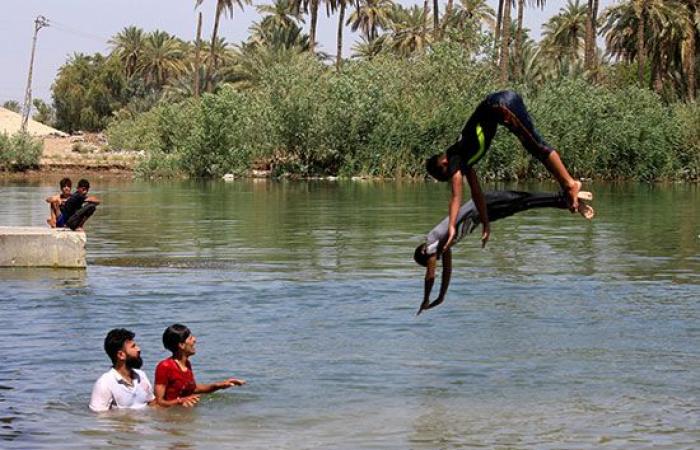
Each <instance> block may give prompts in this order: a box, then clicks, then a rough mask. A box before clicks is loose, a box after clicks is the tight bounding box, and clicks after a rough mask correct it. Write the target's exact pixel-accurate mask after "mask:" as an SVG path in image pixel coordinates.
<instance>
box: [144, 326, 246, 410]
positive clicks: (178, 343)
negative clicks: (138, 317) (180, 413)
mask: <svg viewBox="0 0 700 450" xmlns="http://www.w3.org/2000/svg"><path fill="white" fill-rule="evenodd" d="M196 343H197V338H196V337H195V336H194V335H193V334H192V332H191V331H190V329H189V328H187V327H186V326H185V325H181V324H179V323H176V324H174V325H171V326H169V327H168V328H166V329H165V332H164V333H163V345H164V346H165V348H166V349H167V350H170V351H171V352H172V356H171V357H170V358H167V359H164V360H163V361H161V362H159V363H158V366H156V376H155V395H156V401H157V402H158V405H160V406H166V407H168V406H174V405H183V406H194V405H196V404H197V402H199V395H198V394H207V393H210V392H214V391H218V390H220V389H228V388H230V387H231V386H241V385H243V384H245V380H239V379H237V378H229V379H227V380H224V381H219V382H217V383H211V384H197V382H196V381H195V379H194V372H193V371H192V365H191V364H190V361H189V359H190V357H191V356H192V355H194V354H195V353H196V350H195V345H196Z"/></svg>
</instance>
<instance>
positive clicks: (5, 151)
mask: <svg viewBox="0 0 700 450" xmlns="http://www.w3.org/2000/svg"><path fill="white" fill-rule="evenodd" d="M42 150H43V144H42V142H41V140H40V139H36V138H33V137H31V136H30V135H29V134H27V133H21V132H19V133H15V134H13V135H11V136H10V135H8V134H7V133H0V171H3V172H21V171H25V170H27V169H33V168H36V167H37V166H38V165H39V158H41V152H42Z"/></svg>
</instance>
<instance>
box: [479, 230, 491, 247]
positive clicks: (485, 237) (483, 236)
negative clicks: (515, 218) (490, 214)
mask: <svg viewBox="0 0 700 450" xmlns="http://www.w3.org/2000/svg"><path fill="white" fill-rule="evenodd" d="M490 236H491V226H490V225H484V226H483V227H482V232H481V248H484V247H486V243H487V242H488V241H489V237H490Z"/></svg>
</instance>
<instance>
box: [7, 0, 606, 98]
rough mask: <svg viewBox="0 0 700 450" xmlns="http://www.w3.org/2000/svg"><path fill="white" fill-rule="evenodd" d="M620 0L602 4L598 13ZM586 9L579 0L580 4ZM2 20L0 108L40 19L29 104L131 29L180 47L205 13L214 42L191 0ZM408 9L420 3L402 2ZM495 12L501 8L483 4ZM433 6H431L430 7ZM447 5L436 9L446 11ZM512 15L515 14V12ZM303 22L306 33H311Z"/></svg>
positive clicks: (17, 3)
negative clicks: (161, 35)
mask: <svg viewBox="0 0 700 450" xmlns="http://www.w3.org/2000/svg"><path fill="white" fill-rule="evenodd" d="M253 1H254V4H256V5H259V4H263V3H271V0H257V1H256V0H253ZM617 1H618V0H600V10H601V11H602V10H603V9H604V8H605V7H607V6H609V5H611V4H613V3H615V2H617ZM582 2H583V0H582ZM2 3H3V6H4V8H3V12H4V15H2V16H0V43H2V44H0V67H2V68H3V70H2V72H0V73H1V75H0V104H1V103H3V102H4V101H6V100H17V101H19V102H20V103H22V102H23V99H24V89H25V87H26V84H27V70H28V68H29V58H30V53H31V45H32V35H33V33H34V19H35V18H36V17H37V16H38V15H43V16H45V17H46V18H47V19H49V21H50V23H51V26H50V27H47V28H43V29H41V30H40V31H39V36H38V40H37V49H36V55H35V60H34V75H33V82H32V91H33V97H34V98H42V99H44V100H46V101H50V100H51V98H50V97H51V83H52V82H53V79H54V77H55V76H56V71H57V70H58V68H59V67H60V66H61V65H62V64H63V63H64V62H65V61H66V58H67V57H68V56H69V55H71V54H73V53H74V52H81V53H95V52H101V53H107V52H108V51H109V46H108V44H107V41H108V39H109V38H110V37H111V36H113V35H114V34H116V33H118V32H119V31H121V30H122V29H123V28H124V27H126V26H129V25H136V26H138V27H141V28H143V29H144V30H146V31H152V30H154V29H161V30H164V31H167V32H169V33H171V34H175V35H176V36H178V37H180V38H182V39H185V40H192V39H194V36H195V27H196V18H197V11H202V13H203V25H202V36H203V37H206V36H211V28H212V26H213V16H214V6H215V0H204V3H203V5H202V6H201V7H200V8H199V9H198V10H197V11H195V9H194V4H195V2H194V0H2ZM400 3H401V4H403V5H405V6H409V5H411V4H416V3H419V4H420V5H421V6H422V5H423V2H422V1H417V2H416V1H415V0H414V1H413V2H411V1H410V0H400ZM488 3H489V4H490V5H491V7H492V8H494V10H495V9H496V8H497V6H498V0H488ZM431 4H432V2H431ZM445 4H446V1H445V0H441V1H440V5H441V7H443V8H444V5H445ZM565 4H566V2H565V1H564V0H549V1H547V5H546V6H545V8H544V9H543V10H540V9H539V8H528V9H527V10H526V11H525V20H524V21H525V26H526V27H527V28H529V29H530V30H531V36H532V37H533V38H535V39H538V38H539V35H540V29H541V25H542V23H544V22H546V21H547V19H548V18H549V17H551V16H553V15H555V14H556V13H557V11H558V10H559V9H560V8H562V7H563V6H564V5H565ZM513 14H515V11H513ZM259 18H260V16H259V15H258V13H257V11H256V10H255V8H254V6H246V7H245V9H244V10H243V11H240V10H238V9H237V10H236V11H235V13H234V18H233V20H231V19H229V18H222V22H221V25H220V35H222V36H223V37H225V38H226V40H227V41H228V42H229V43H239V42H241V41H243V40H245V39H246V38H247V36H248V28H249V27H250V25H251V24H252V23H253V22H254V21H257V20H259ZM308 22H309V21H308V20H307V24H306V25H304V28H305V29H306V31H307V32H308ZM336 27H337V16H332V17H330V18H328V17H326V15H325V9H323V11H322V12H320V14H319V24H318V31H317V33H318V40H319V43H320V47H319V50H321V51H325V52H326V53H329V54H335V46H336V44H335V39H336ZM343 39H344V41H345V42H344V45H343V55H345V56H347V55H349V54H350V52H351V50H350V49H351V47H352V45H353V42H354V41H355V40H357V39H358V36H357V35H356V34H353V33H351V32H350V29H349V28H346V29H345V32H344V38H343Z"/></svg>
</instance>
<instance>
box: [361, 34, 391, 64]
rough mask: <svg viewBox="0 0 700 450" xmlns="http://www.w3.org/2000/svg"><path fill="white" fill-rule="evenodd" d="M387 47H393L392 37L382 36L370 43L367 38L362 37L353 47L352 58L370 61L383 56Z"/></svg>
mask: <svg viewBox="0 0 700 450" xmlns="http://www.w3.org/2000/svg"><path fill="white" fill-rule="evenodd" d="M387 47H391V37H390V36H389V35H386V34H384V35H382V36H379V37H377V38H376V39H374V40H372V41H370V40H368V39H367V37H366V36H361V37H360V41H359V42H356V43H355V45H353V46H352V50H353V53H352V57H353V58H357V59H363V60H368V59H372V58H374V57H375V56H377V55H379V54H381V53H382V52H384V51H385V49H386V48H387Z"/></svg>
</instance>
